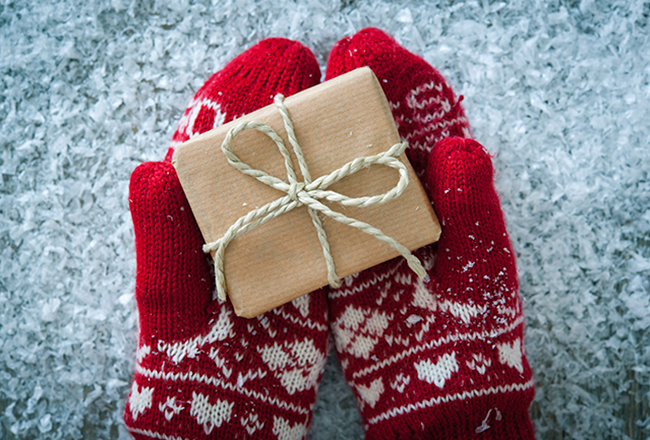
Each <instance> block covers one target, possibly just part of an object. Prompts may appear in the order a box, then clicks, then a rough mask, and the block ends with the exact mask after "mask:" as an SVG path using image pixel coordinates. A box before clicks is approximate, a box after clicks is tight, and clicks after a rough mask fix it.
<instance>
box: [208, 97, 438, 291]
mask: <svg viewBox="0 0 650 440" xmlns="http://www.w3.org/2000/svg"><path fill="white" fill-rule="evenodd" d="M274 103H275V105H276V107H277V108H278V110H279V112H280V114H281V115H282V120H283V122H284V126H285V129H286V132H287V137H288V139H289V143H290V144H291V147H292V148H293V152H294V154H295V156H296V158H297V160H298V165H299V167H300V173H301V174H302V177H303V181H302V182H301V181H299V180H298V176H297V175H296V170H295V168H294V165H293V161H292V160H291V156H290V154H289V150H288V149H287V147H286V145H285V143H284V140H283V139H282V138H281V137H280V136H279V135H278V134H277V133H276V132H275V130H273V129H272V128H271V127H269V126H268V125H266V124H264V123H262V122H258V121H246V122H242V123H241V124H239V125H237V126H235V127H233V128H232V129H230V131H228V133H227V134H226V137H225V139H224V140H223V143H222V144H221V151H223V153H224V154H225V156H226V159H227V160H228V163H229V164H230V165H231V166H232V167H234V168H235V169H236V170H238V171H240V172H241V173H243V174H245V175H247V176H251V177H253V178H255V179H257V180H258V181H259V182H261V183H263V184H265V185H268V186H270V187H271V188H274V189H277V190H279V191H282V192H284V193H286V195H285V196H282V197H279V198H278V199H276V200H274V201H272V202H269V203H267V204H266V205H264V206H262V207H259V208H256V209H254V210H252V211H250V212H249V213H248V214H246V215H244V216H242V217H240V218H239V219H238V220H237V221H236V222H235V223H234V224H233V225H232V226H230V228H228V230H227V231H226V233H225V234H224V235H223V237H221V238H220V239H218V240H216V241H214V242H211V243H207V244H205V245H203V251H204V252H206V253H210V252H215V254H214V256H213V258H214V269H215V278H216V288H217V295H218V297H219V298H220V299H222V300H225V299H226V275H225V272H224V257H225V252H226V248H227V247H228V245H229V244H230V242H231V241H233V240H234V239H235V238H237V237H239V236H240V235H242V234H244V233H246V232H247V231H250V230H251V229H253V228H256V227H257V226H260V225H262V224H264V223H266V222H268V221H269V220H271V219H274V218H276V217H278V216H280V215H282V214H284V213H287V212H289V211H291V210H293V209H295V208H297V207H299V206H306V207H307V211H308V212H309V216H310V218H311V220H312V223H313V225H314V228H315V229H316V233H317V235H318V240H319V242H320V245H321V248H322V250H323V256H324V258H325V263H326V266H327V279H328V283H329V284H330V286H332V287H339V286H340V285H341V279H340V278H339V276H338V275H337V274H336V267H335V264H334V257H333V256H332V253H331V250H330V245H329V242H328V241H327V234H326V233H325V229H324V228H323V223H322V221H321V218H320V216H319V215H318V213H321V214H323V215H326V216H327V217H329V218H331V219H333V220H336V221H337V222H340V223H343V224H345V225H348V226H351V227H353V228H357V229H358V230H360V231H362V232H365V233H366V234H369V235H371V236H373V237H375V238H377V239H378V240H381V241H383V242H384V243H387V244H388V245H389V246H391V247H393V248H394V249H395V250H397V251H398V252H399V253H400V254H401V255H402V256H403V257H404V258H405V259H406V261H407V263H408V265H409V267H410V268H411V269H412V270H413V271H414V272H415V273H416V274H417V275H418V276H419V277H420V278H424V277H425V276H426V272H425V270H424V267H422V264H421V263H420V260H418V259H417V258H416V257H415V256H414V255H413V254H411V252H410V251H409V250H408V248H406V247H405V246H403V245H401V244H400V243H398V242H397V241H396V240H394V239H393V238H391V237H388V236H387V235H385V234H384V233H383V232H381V231H380V230H379V229H377V228H375V227H373V226H371V225H369V224H367V223H364V222H362V221H360V220H356V219H354V218H350V217H347V216H346V215H344V214H341V213H340V212H336V211H333V210H332V209H330V208H329V207H328V206H327V205H325V204H323V203H322V201H329V202H337V203H339V204H341V205H343V206H356V207H367V206H372V205H379V204H382V203H386V202H388V201H390V200H393V199H395V198H397V197H399V196H400V195H401V194H402V193H403V192H404V190H405V189H406V187H407V185H408V171H407V168H406V166H405V165H404V164H403V163H402V162H401V161H400V160H399V159H397V158H398V157H399V156H400V155H401V154H402V153H403V152H404V150H405V149H406V147H407V145H408V144H407V143H406V142H398V143H396V144H395V145H393V146H392V147H391V148H390V149H388V151H385V152H382V153H380V154H376V155H374V156H364V157H358V158H356V159H354V160H352V161H350V162H348V163H346V164H345V165H343V166H342V167H341V168H339V169H337V170H334V171H332V172H331V173H329V174H327V175H325V176H321V177H319V178H317V179H315V180H312V177H311V174H310V172H309V169H308V167H307V162H306V161H305V158H304V155H303V153H302V148H301V147H300V145H299V144H298V140H297V139H296V135H295V133H294V129H293V122H292V120H291V118H290V116H289V112H288V110H287V107H286V106H285V105H284V96H282V95H280V94H278V95H276V96H275V99H274ZM246 130H257V131H259V132H261V133H263V134H265V135H266V136H268V137H269V138H270V139H271V140H272V141H273V142H274V143H275V145H276V146H277V147H278V150H279V151H280V154H281V155H282V158H283V159H284V165H285V168H286V170H287V182H285V181H284V180H281V179H279V178H277V177H275V176H271V175H269V174H267V173H265V172H264V171H262V170H258V169H255V168H253V167H251V166H250V165H248V164H246V163H244V162H242V161H241V159H239V157H238V156H237V155H236V154H235V153H234V152H233V150H232V142H233V139H234V138H235V137H237V135H239V134H240V133H242V132H244V131H246ZM370 165H383V166H387V167H390V168H394V169H395V170H397V171H398V173H399V181H398V182H397V184H396V185H395V186H394V187H393V188H392V189H390V190H389V191H387V192H385V193H383V194H378V195H374V196H363V197H348V196H346V195H343V194H340V193H338V192H336V191H332V190H329V189H328V188H329V187H330V186H331V185H332V184H334V183H335V182H338V181H340V180H341V179H344V178H345V177H347V176H349V175H352V174H354V173H356V172H357V171H359V170H361V169H364V168H367V167H369V166H370Z"/></svg>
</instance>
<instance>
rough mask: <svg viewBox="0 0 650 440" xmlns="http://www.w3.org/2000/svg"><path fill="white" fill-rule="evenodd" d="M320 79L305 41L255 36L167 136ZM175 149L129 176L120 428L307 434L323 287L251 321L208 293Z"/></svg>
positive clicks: (323, 343) (322, 339)
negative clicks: (131, 346) (128, 345)
mask: <svg viewBox="0 0 650 440" xmlns="http://www.w3.org/2000/svg"><path fill="white" fill-rule="evenodd" d="M319 79H320V72H319V68H318V64H317V62H316V60H315V59H314V57H313V55H312V54H311V52H309V50H308V49H307V48H305V47H304V46H302V45H300V44H299V43H295V42H292V41H289V40H284V39H269V40H265V41H262V42H260V43H259V44H257V45H256V46H254V47H252V48H251V49H249V50H248V51H246V52H244V53H243V54H242V55H240V56H239V57H237V58H236V59H234V60H233V61H232V62H231V63H229V64H228V65H227V66H226V67H225V68H224V69H223V70H222V71H220V72H219V73H216V74H214V75H213V76H212V77H211V78H210V79H209V80H208V81H207V82H206V84H205V85H204V86H203V87H202V88H201V89H200V90H199V92H198V93H197V94H196V96H195V97H194V99H193V100H192V102H191V103H190V106H189V107H188V109H187V111H186V112H185V114H184V116H183V118H182V120H181V122H180V124H179V128H178V130H177V131H176V133H175V134H174V137H173V142H174V143H178V142H182V141H184V140H186V139H188V138H189V137H190V136H193V135H195V134H199V133H202V132H204V131H207V130H209V129H211V128H213V127H214V126H215V125H218V124H220V123H223V122H226V121H229V120H232V119H234V118H236V117H239V116H241V115H243V114H245V113H249V112H251V111H254V110H256V109H258V108H260V107H262V106H265V105H267V104H270V103H271V102H272V99H273V96H275V95H276V94H277V93H283V94H285V95H287V96H288V95H291V94H293V93H296V92H298V91H300V90H302V89H305V88H307V87H310V86H312V85H315V84H316V83H317V82H318V81H319ZM172 152H173V146H172V148H170V151H169V152H168V154H167V157H166V161H165V162H152V163H145V164H142V165H140V166H139V167H138V168H137V169H136V170H135V171H134V172H133V175H132V177H131V185H130V200H129V201H130V207H131V214H132V217H133V224H134V230H135V241H136V254H137V279H136V299H137V303H138V311H139V321H140V337H139V344H138V347H139V348H138V352H137V361H136V368H135V375H134V379H133V383H132V386H131V392H130V394H129V397H128V398H127V404H126V409H125V412H124V421H125V422H126V425H127V428H128V429H129V431H130V432H131V433H132V434H133V435H134V437H136V438H158V439H160V438H187V439H189V438H191V439H198V438H223V439H235V438H251V437H252V438H277V437H281V438H304V437H305V436H306V433H307V429H308V426H309V423H310V420H311V415H312V408H313V405H314V402H315V399H316V389H317V387H318V382H319V380H320V377H321V374H322V371H323V367H324V364H325V358H326V354H327V338H328V333H327V306H326V301H325V296H324V295H325V294H324V293H323V292H322V291H318V292H313V293H311V294H309V295H306V296H304V297H302V298H299V299H298V300H295V301H293V302H292V303H289V304H286V305H284V306H282V307H279V308H277V309H274V310H272V311H270V312H267V313H265V314H263V315H261V316H258V317H257V318H255V319H251V320H248V319H243V318H238V317H237V316H235V314H234V312H233V309H232V306H231V305H230V303H228V302H226V303H219V302H217V301H212V290H213V284H212V280H213V275H212V274H211V273H210V264H209V262H208V258H207V257H206V255H205V254H204V253H203V252H202V250H201V246H202V244H203V239H202V237H201V233H200V231H199V229H198V226H197V225H196V221H195V220H194V217H193V215H192V212H191V211H190V208H189V206H188V203H187V200H186V198H185V195H184V193H183V190H182V188H181V186H180V183H179V181H178V178H177V176H176V173H175V170H174V168H173V167H172V166H171V164H170V163H168V162H169V161H170V160H171V153H172ZM259 294H260V295H264V294H266V292H259Z"/></svg>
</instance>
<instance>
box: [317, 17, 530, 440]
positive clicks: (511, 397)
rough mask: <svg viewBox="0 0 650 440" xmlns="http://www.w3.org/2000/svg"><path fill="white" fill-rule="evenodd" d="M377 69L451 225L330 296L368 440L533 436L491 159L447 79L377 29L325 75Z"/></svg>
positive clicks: (336, 56)
mask: <svg viewBox="0 0 650 440" xmlns="http://www.w3.org/2000/svg"><path fill="white" fill-rule="evenodd" d="M362 65H368V66H370V67H371V68H372V70H373V71H374V72H375V74H376V76H377V78H378V79H379V83H380V84H381V86H382V88H383V89H384V92H385V93H386V96H387V98H388V101H389V105H390V108H391V111H392V113H393V117H394V119H395V122H396V124H397V128H398V131H399V133H400V135H401V137H402V138H403V139H405V140H406V141H408V142H409V149H408V150H407V151H406V154H407V155H408V157H409V160H410V162H411V164H412V165H413V167H414V169H415V171H416V173H417V175H418V176H419V177H420V179H421V180H422V183H423V185H424V187H425V190H426V191H427V193H428V195H429V197H430V199H431V200H432V203H433V206H434V209H435V210H436V213H437V214H438V218H439V220H440V221H441V224H442V236H441V239H440V241H439V243H438V244H437V245H434V246H426V247H424V248H422V249H419V250H417V251H416V252H415V254H416V255H417V256H418V258H420V260H421V261H422V262H423V264H424V266H425V268H426V269H427V273H428V275H429V276H428V277H427V278H426V279H424V280H418V279H417V277H415V276H413V275H412V274H411V273H410V272H409V271H408V267H407V266H406V265H405V264H403V260H402V259H395V260H391V261H388V262H385V263H383V264H380V265H378V266H375V267H374V268H371V269H368V270H366V271H363V272H361V273H359V274H355V275H353V276H351V277H347V278H346V279H344V280H343V285H342V286H341V287H340V288H338V289H331V290H330V291H329V292H328V301H329V304H330V323H331V324H330V325H331V328H332V334H333V336H334V342H335V347H336V350H337V355H338V357H339V360H340V363H341V367H342V369H343V371H344V374H345V377H346V379H347V381H348V383H349V384H350V386H351V387H352V389H353V391H354V393H355V396H356V398H357V403H358V406H359V409H360V411H361V415H362V418H363V420H364V427H365V429H366V438H367V439H373V440H375V439H398V438H400V439H402V438H403V439H413V438H418V439H425V438H455V439H472V438H476V435H477V434H483V435H486V436H487V438H490V439H512V438H522V439H532V438H533V433H532V425H531V423H530V420H529V418H528V415H527V410H528V405H529V404H530V402H531V400H532V397H533V395H534V386H533V381H532V372H531V370H530V367H529V365H528V362H527V361H526V357H525V352H524V350H523V343H522V340H523V325H524V319H523V312H522V305H521V301H520V299H519V294H518V283H517V271H516V267H515V261H514V257H513V252H512V248H511V245H510V242H509V239H508V236H507V233H506V231H505V225H504V222H503V216H502V213H501V208H500V206H499V201H498V198H497V196H496V193H495V191H494V187H493V183H492V166H491V162H490V158H489V156H488V154H487V153H486V152H485V150H484V149H483V148H482V147H481V146H480V145H479V144H478V143H476V142H474V141H472V140H470V139H471V132H470V128H469V122H468V120H467V118H466V117H465V114H464V110H463V108H462V106H461V105H460V102H461V101H462V97H457V96H456V95H455V94H454V93H453V91H452V90H451V87H450V86H449V84H448V83H447V81H446V80H445V79H444V78H443V77H442V75H440V73H439V72H437V71H436V70H435V69H433V68H432V67H431V66H429V65H428V64H427V63H426V62H425V61H424V60H423V59H422V58H420V57H418V56H416V55H413V54H411V53H409V52H407V51H406V50H405V49H404V48H402V47H401V46H399V45H398V44H397V43H396V42H395V40H394V39H392V38H391V37H390V36H388V35H386V34H384V33H383V32H382V31H379V30H377V29H372V28H369V29H364V30H362V31H361V32H359V33H358V34H356V35H354V36H352V37H349V38H346V39H344V40H342V41H341V42H339V43H338V44H337V45H336V46H335V48H334V49H333V50H332V54H331V55H330V59H329V61H328V67H327V69H328V77H329V78H331V77H333V76H337V75H340V74H342V73H345V72H346V71H349V70H352V69H354V68H356V67H360V66H362Z"/></svg>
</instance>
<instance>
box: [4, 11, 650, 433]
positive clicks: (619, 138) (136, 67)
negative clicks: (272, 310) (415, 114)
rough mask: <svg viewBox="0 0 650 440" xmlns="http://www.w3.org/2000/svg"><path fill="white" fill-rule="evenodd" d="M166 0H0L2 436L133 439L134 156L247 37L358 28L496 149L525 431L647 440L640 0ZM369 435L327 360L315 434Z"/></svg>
mask: <svg viewBox="0 0 650 440" xmlns="http://www.w3.org/2000/svg"><path fill="white" fill-rule="evenodd" d="M164 3H165V2H164V1H155V2H154V1H133V2H132V3H130V2H128V1H122V0H113V1H112V2H102V1H94V2H93V1H74V0H69V1H59V2H56V3H53V2H43V1H40V2H37V1H32V2H18V1H15V2H14V1H11V0H4V1H2V2H0V154H1V156H0V170H1V173H2V184H1V186H0V194H1V196H0V438H4V439H13V438H44V439H49V438H52V439H54V438H66V439H67V438H82V437H83V438H118V437H119V438H127V437H128V434H127V433H126V430H125V429H124V427H123V424H122V419H121V414H122V411H123V408H124V401H125V396H126V394H127V390H128V383H129V380H130V376H131V372H132V368H133V362H134V351H135V336H136V333H135V332H136V322H137V319H136V312H135V301H134V298H133V289H134V274H135V255H134V245H133V231H132V226H131V221H130V215H129V212H128V206H127V185H128V179H129V175H130V173H131V171H132V170H133V169H134V168H135V167H136V166H137V165H138V164H139V163H141V162H143V161H147V160H157V159H160V158H162V156H163V154H164V151H165V147H166V145H167V142H168V139H169V138H170V136H171V134H172V132H173V130H174V128H175V125H176V121H177V120H178V119H179V118H180V115H181V114H182V111H183V109H184V107H185V105H186V104H187V102H188V101H189V99H190V97H191V96H192V95H193V93H194V91H196V90H197V89H198V87H200V86H201V84H202V83H203V81H205V79H207V78H208V77H209V75H210V74H211V73H212V72H213V71H215V70H218V69H219V68H221V67H222V66H223V65H224V64H225V63H226V62H227V61H228V60H230V59H231V58H233V57H234V56H236V55H237V54H239V53H241V52H242V51H243V50H245V49H246V48H247V47H249V46H251V45H252V44H254V43H255V42H257V41H259V40H260V39H262V38H264V37H269V36H283V37H289V38H294V39H298V40H300V41H302V42H303V43H304V44H306V45H307V46H309V47H310V48H311V49H312V50H313V51H314V53H315V54H316V56H317V59H318V60H319V62H320V63H321V65H322V66H324V65H325V62H326V59H327V55H328V52H329V49H330V48H331V46H332V45H333V44H334V43H335V42H336V41H337V40H338V39H339V38H341V37H343V36H346V35H350V34H352V33H354V32H355V31H357V30H359V29H361V28H363V27H366V26H369V25H373V26H377V27H380V28H383V29H385V30H386V31H388V32H390V33H392V34H393V35H395V36H396V38H397V39H398V40H399V41H400V42H401V43H402V44H403V45H405V46H406V47H407V48H409V49H410V50H412V51H415V52H418V53H420V54H421V55H423V56H424V57H425V58H426V59H427V60H428V61H429V62H430V63H431V64H433V65H434V66H435V67H437V68H438V69H440V70H441V71H442V73H443V74H444V75H445V76H446V77H447V78H448V79H449V81H450V82H451V83H452V84H453V86H454V88H455V90H456V92H457V93H459V94H463V95H465V101H464V105H465V108H466V111H467V114H468V117H469V119H470V122H471V123H472V127H473V130H474V135H475V137H476V139H477V140H479V141H480V142H482V143H483V144H484V145H485V146H486V147H487V148H488V149H489V150H490V151H491V152H492V153H494V154H495V159H494V161H495V166H496V169H497V186H498V190H499V192H500V194H501V197H502V201H503V205H504V210H505V212H506V217H507V221H508V226H509V230H510V232H511V237H512V239H513V241H514V245H515V248H516V250H517V253H518V263H519V271H520V278H521V294H522V296H523V298H524V301H525V313H526V319H527V332H526V337H527V339H526V348H527V351H528V356H529V359H530V362H531V364H532V366H533V369H534V372H535V380H536V382H537V397H536V399H535V402H534V405H533V408H532V411H533V415H534V421H535V425H536V429H537V434H538V438H540V439H556V438H573V439H610V438H611V439H627V438H633V439H647V438H650V414H649V411H648V401H649V397H650V396H649V394H650V348H649V347H650V210H649V209H648V207H649V206H650V179H649V175H648V174H649V172H650V151H649V147H650V145H649V144H650V123H649V122H648V121H650V104H648V102H649V100H650V83H649V81H650V67H649V66H650V23H649V22H650V17H649V15H650V4H649V3H648V2H647V1H646V2H643V1H619V2H606V1H602V2H600V1H594V0H583V1H581V2H579V1H549V2H544V1H541V0H540V1H524V0H516V1H510V2H507V4H506V3H497V2H490V1H487V0H486V1H480V2H479V1H467V2H458V3H454V4H447V3H442V4H435V3H431V4H427V5H423V4H422V2H415V1H413V2H408V1H403V2H399V4H393V3H391V2H388V1H370V0H359V1H355V0H344V1H324V2H321V1H313V2H299V4H297V5H296V4H295V3H294V2H289V1H276V2H272V3H271V2H266V1H263V0H259V1H252V0H251V1H237V2H235V1H229V2H222V3H221V4H216V3H217V2H216V1H215V2H214V3H215V5H212V4H209V3H207V2H205V3H199V4H196V5H189V4H188V3H187V2H183V1H170V2H169V4H168V5H167V4H164ZM321 3H322V4H321ZM323 69H324V67H323ZM361 435H362V430H361V427H360V425H359V416H358V413H357V411H356V409H355V406H354V401H353V399H352V397H351V393H350V392H349V391H348V389H347V385H346V384H345V382H344V381H343V379H342V377H341V375H340V372H339V370H338V366H337V365H336V361H335V360H334V359H333V358H331V359H330V362H329V364H328V369H327V373H326V376H325V378H324V381H323V384H322V387H321V392H320V396H319V403H318V407H317V411H316V415H315V418H314V422H313V429H312V438H313V439H331V438H340V439H355V438H360V437H361Z"/></svg>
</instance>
